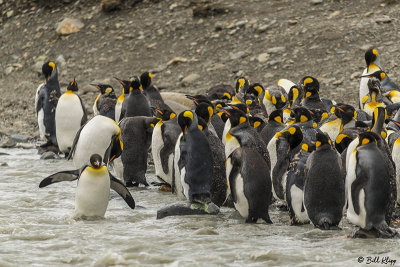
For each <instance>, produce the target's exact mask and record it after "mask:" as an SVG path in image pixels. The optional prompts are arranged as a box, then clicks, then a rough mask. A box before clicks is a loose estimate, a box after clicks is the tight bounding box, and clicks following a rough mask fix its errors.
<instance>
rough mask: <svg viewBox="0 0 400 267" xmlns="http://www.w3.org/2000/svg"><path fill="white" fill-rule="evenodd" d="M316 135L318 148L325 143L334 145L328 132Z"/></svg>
mask: <svg viewBox="0 0 400 267" xmlns="http://www.w3.org/2000/svg"><path fill="white" fill-rule="evenodd" d="M315 137H316V140H317V141H316V142H315V147H316V148H317V150H318V149H320V147H322V146H324V145H329V146H332V141H331V139H330V138H329V136H328V135H327V134H325V133H317V134H316V136H315Z"/></svg>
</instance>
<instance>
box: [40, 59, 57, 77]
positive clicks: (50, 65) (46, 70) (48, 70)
mask: <svg viewBox="0 0 400 267" xmlns="http://www.w3.org/2000/svg"><path fill="white" fill-rule="evenodd" d="M55 70H56V64H55V63H54V62H53V61H47V62H46V63H44V64H43V66H42V73H43V75H44V77H45V78H46V81H47V80H48V79H49V78H50V76H51V74H52V73H53V71H55Z"/></svg>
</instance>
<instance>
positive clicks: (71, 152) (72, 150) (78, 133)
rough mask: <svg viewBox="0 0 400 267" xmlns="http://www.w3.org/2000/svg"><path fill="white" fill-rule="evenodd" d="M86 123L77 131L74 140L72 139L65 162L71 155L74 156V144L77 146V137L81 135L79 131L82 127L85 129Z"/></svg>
mask: <svg viewBox="0 0 400 267" xmlns="http://www.w3.org/2000/svg"><path fill="white" fill-rule="evenodd" d="M86 123H87V122H86ZM86 123H85V124H84V125H82V126H81V128H80V129H79V131H77V132H76V135H75V138H74V142H73V143H72V146H71V150H70V152H69V154H68V157H67V160H70V159H71V158H72V154H74V152H75V148H76V144H78V140H79V136H80V135H81V131H82V129H83V127H85V125H86Z"/></svg>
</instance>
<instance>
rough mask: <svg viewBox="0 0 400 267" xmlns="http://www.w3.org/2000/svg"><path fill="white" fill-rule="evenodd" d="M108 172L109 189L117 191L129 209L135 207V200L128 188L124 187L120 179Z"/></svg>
mask: <svg viewBox="0 0 400 267" xmlns="http://www.w3.org/2000/svg"><path fill="white" fill-rule="evenodd" d="M108 174H109V175H110V187H111V189H112V190H114V191H115V192H117V193H118V195H120V196H121V197H122V198H123V199H124V200H125V202H126V204H128V206H129V207H130V208H131V209H134V208H135V200H134V199H133V197H132V195H131V193H130V192H129V190H128V189H127V188H126V187H125V185H124V184H123V183H122V182H121V181H120V180H118V179H117V178H115V177H114V176H113V175H112V174H111V173H110V172H109V173H108Z"/></svg>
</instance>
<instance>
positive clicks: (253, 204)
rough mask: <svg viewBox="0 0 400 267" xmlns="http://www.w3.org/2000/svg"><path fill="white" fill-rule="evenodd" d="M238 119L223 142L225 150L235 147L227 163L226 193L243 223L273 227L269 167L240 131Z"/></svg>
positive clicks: (243, 132) (250, 141)
mask: <svg viewBox="0 0 400 267" xmlns="http://www.w3.org/2000/svg"><path fill="white" fill-rule="evenodd" d="M240 118H243V117H240ZM240 118H239V124H238V125H237V126H233V127H232V128H231V129H230V130H229V132H228V134H227V140H226V142H227V146H237V148H236V149H235V150H234V151H233V152H232V153H230V154H229V155H228V157H227V159H226V177H227V179H228V187H229V191H230V194H231V196H232V200H233V203H234V206H235V208H236V210H237V211H238V212H239V213H240V215H241V216H242V217H243V218H245V219H246V223H256V222H257V220H258V219H263V220H264V221H265V222H266V223H272V221H271V219H270V217H269V213H268V207H269V205H270V202H271V197H272V194H271V178H270V175H269V172H270V169H269V164H268V163H267V162H266V161H265V160H264V158H263V157H262V156H261V154H260V153H259V152H258V151H257V149H256V145H255V144H254V143H253V142H252V141H253V140H252V139H251V138H250V139H249V138H248V136H247V135H248V133H247V132H246V131H243V130H240V125H241V124H243V123H245V122H244V121H243V120H242V123H240ZM234 125H236V123H234ZM235 128H236V129H235ZM238 128H239V129H238ZM239 140H240V141H239ZM231 143H233V145H231ZM235 144H238V145H235Z"/></svg>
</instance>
